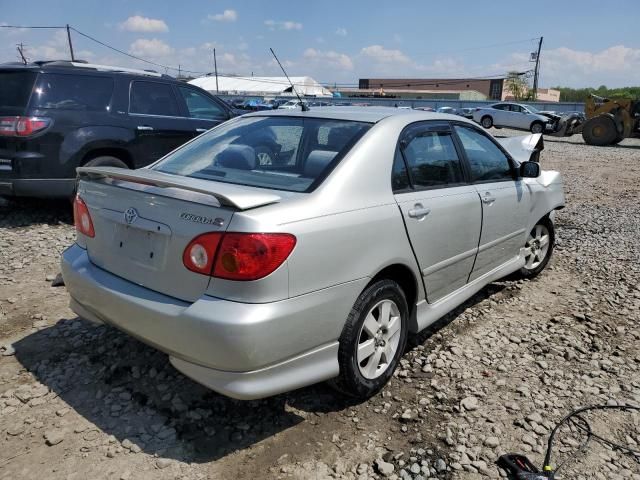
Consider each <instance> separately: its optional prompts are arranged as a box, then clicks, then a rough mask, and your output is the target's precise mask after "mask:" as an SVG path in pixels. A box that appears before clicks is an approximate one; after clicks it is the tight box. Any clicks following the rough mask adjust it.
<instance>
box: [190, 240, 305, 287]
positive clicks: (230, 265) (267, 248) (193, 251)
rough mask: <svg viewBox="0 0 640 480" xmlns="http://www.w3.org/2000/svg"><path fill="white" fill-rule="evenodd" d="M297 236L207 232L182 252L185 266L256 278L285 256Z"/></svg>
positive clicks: (220, 274) (230, 276)
mask: <svg viewBox="0 0 640 480" xmlns="http://www.w3.org/2000/svg"><path fill="white" fill-rule="evenodd" d="M295 245H296V237H294V236H293V235H291V234H288V233H206V234H204V235H200V236H198V237H196V238H194V239H193V240H192V241H191V242H190V243H189V245H187V248H185V250H184V253H183V255H182V260H183V262H184V265H185V267H187V268H188V269H189V270H191V271H193V272H197V273H201V274H203V275H210V276H213V277H217V278H224V279H227V280H242V281H246V280H258V279H260V278H263V277H266V276H267V275H269V274H270V273H272V272H273V271H275V270H276V269H277V268H278V267H279V266H280V265H282V263H283V262H284V261H285V260H286V259H287V257H288V256H289V254H290V253H291V251H292V250H293V247H295Z"/></svg>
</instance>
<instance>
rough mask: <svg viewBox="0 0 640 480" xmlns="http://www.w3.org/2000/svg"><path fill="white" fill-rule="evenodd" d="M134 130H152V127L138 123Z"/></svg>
mask: <svg viewBox="0 0 640 480" xmlns="http://www.w3.org/2000/svg"><path fill="white" fill-rule="evenodd" d="M136 130H144V131H148V130H153V127H150V126H149V125H138V126H137V127H136Z"/></svg>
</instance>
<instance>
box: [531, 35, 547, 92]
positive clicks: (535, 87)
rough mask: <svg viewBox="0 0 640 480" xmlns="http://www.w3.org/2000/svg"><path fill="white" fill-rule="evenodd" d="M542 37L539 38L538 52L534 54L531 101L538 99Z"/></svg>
mask: <svg viewBox="0 0 640 480" xmlns="http://www.w3.org/2000/svg"><path fill="white" fill-rule="evenodd" d="M543 38H544V37H540V41H539V42H538V52H537V53H536V68H535V70H534V74H533V99H534V100H536V99H537V98H538V75H539V74H540V50H542V40H543Z"/></svg>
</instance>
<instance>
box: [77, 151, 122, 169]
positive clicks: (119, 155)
mask: <svg viewBox="0 0 640 480" xmlns="http://www.w3.org/2000/svg"><path fill="white" fill-rule="evenodd" d="M98 157H115V158H117V159H119V160H122V161H123V162H124V163H126V164H127V167H129V168H133V158H131V155H130V154H129V152H127V151H126V150H123V149H120V148H96V149H94V150H90V151H89V152H87V153H86V154H85V156H84V157H82V162H80V166H81V167H82V166H84V165H86V164H87V163H89V162H90V161H91V160H93V159H94V158H98Z"/></svg>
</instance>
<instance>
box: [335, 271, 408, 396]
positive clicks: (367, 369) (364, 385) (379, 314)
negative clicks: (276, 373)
mask: <svg viewBox="0 0 640 480" xmlns="http://www.w3.org/2000/svg"><path fill="white" fill-rule="evenodd" d="M408 320H409V309H408V307H407V300H406V298H405V296H404V292H403V291H402V289H401V288H400V286H399V285H398V284H397V283H396V282H394V281H392V280H380V281H378V282H376V283H374V284H372V285H370V286H369V287H367V289H366V290H365V291H364V292H362V293H361V294H360V296H359V297H358V300H357V301H356V303H355V305H354V306H353V308H352V309H351V312H350V313H349V316H348V317H347V322H346V324H345V326H344V329H343V330H342V335H341V336H340V347H339V350H338V362H339V364H340V375H339V376H338V377H337V378H336V379H334V380H332V382H331V384H332V386H334V387H335V388H336V389H338V390H340V391H341V392H343V393H346V394H347V395H350V396H353V397H357V398H361V399H366V398H369V397H371V396H372V395H375V394H376V393H378V392H379V391H380V390H381V389H382V387H384V386H385V384H386V383H387V382H388V381H389V379H390V378H391V376H392V375H393V372H394V370H395V369H396V367H397V365H398V362H399V361H400V358H401V357H402V354H403V353H404V349H405V347H406V345H407V333H408Z"/></svg>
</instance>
